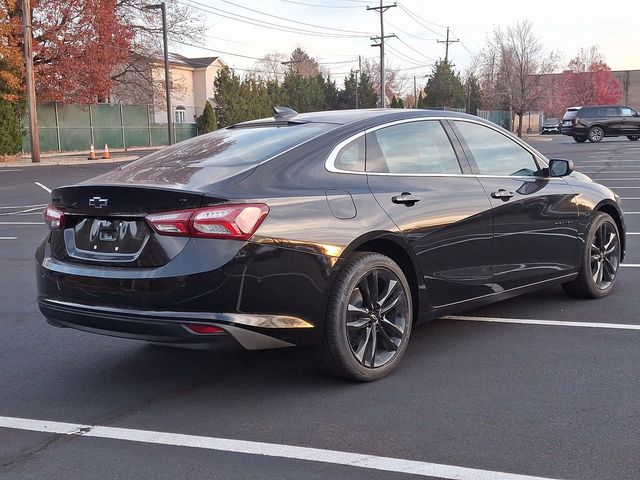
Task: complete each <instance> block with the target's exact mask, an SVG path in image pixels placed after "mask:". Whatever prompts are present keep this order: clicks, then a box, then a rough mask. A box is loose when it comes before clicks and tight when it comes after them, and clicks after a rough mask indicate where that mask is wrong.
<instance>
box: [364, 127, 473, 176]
mask: <svg viewBox="0 0 640 480" xmlns="http://www.w3.org/2000/svg"><path fill="white" fill-rule="evenodd" d="M367 172H375V173H396V174H403V175H416V174H436V175H437V174H456V173H461V170H460V164H459V163H458V158H457V156H456V153H455V151H454V150H453V147H452V146H451V142H450V141H449V137H448V136H447V134H446V132H445V131H444V128H443V127H442V124H441V123H440V122H438V121H420V122H410V123H403V124H400V125H393V126H390V127H386V128H381V129H379V130H375V131H374V132H372V133H370V134H368V135H367Z"/></svg>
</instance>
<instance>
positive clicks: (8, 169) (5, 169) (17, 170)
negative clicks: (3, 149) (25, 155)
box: [0, 168, 22, 172]
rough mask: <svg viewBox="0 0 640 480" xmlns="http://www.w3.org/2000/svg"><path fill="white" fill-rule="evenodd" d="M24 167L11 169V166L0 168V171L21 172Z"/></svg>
mask: <svg viewBox="0 0 640 480" xmlns="http://www.w3.org/2000/svg"><path fill="white" fill-rule="evenodd" d="M21 171H22V169H21V168H19V169H10V168H0V172H21Z"/></svg>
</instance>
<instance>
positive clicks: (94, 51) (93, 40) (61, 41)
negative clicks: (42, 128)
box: [33, 0, 132, 104]
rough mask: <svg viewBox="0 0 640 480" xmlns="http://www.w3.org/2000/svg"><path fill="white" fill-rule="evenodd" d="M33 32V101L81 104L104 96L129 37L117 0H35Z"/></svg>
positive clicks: (127, 47)
mask: <svg viewBox="0 0 640 480" xmlns="http://www.w3.org/2000/svg"><path fill="white" fill-rule="evenodd" d="M33 36H34V38H33V44H34V48H33V50H34V66H35V76H36V92H37V96H38V101H39V102H46V101H57V102H61V103H82V104H91V103H96V102H98V101H101V100H104V99H106V97H107V96H108V94H109V92H110V90H111V86H112V80H111V72H112V71H113V70H114V68H115V67H116V66H117V65H120V64H122V63H123V62H125V61H126V60H127V59H128V57H129V55H130V46H131V39H132V33H131V29H130V28H129V27H128V26H127V25H125V24H124V23H122V22H121V21H120V19H119V18H118V15H117V14H116V0H58V1H55V2H54V1H51V0H36V1H34V2H33Z"/></svg>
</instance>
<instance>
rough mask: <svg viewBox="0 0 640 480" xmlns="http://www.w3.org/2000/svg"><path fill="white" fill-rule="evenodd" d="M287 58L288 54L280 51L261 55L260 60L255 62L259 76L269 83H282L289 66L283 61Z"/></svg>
mask: <svg viewBox="0 0 640 480" xmlns="http://www.w3.org/2000/svg"><path fill="white" fill-rule="evenodd" d="M287 59H288V57H287V55H285V54H284V53H280V52H271V53H268V54H266V55H264V56H263V57H260V60H258V61H257V62H256V63H255V64H254V68H255V69H256V70H257V72H256V73H257V76H258V77H260V78H262V79H263V80H265V81H266V82H268V83H272V84H280V82H281V81H282V79H283V78H284V76H285V74H286V73H287V71H288V69H287V67H286V66H285V65H283V63H282V62H285V61H287Z"/></svg>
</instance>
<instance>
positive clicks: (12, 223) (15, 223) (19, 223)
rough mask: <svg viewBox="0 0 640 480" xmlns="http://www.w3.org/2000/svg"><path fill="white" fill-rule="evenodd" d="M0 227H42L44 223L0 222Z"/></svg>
mask: <svg viewBox="0 0 640 480" xmlns="http://www.w3.org/2000/svg"><path fill="white" fill-rule="evenodd" d="M0 225H44V222H0Z"/></svg>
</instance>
